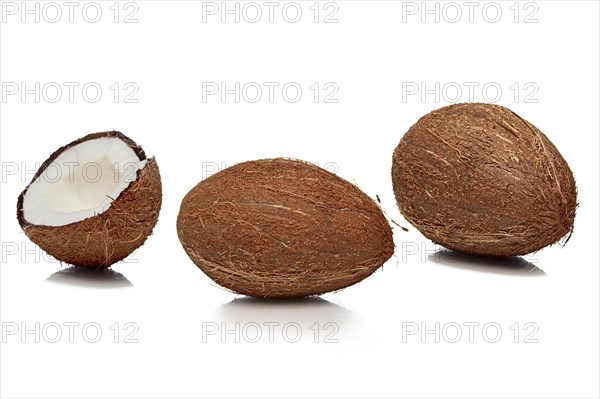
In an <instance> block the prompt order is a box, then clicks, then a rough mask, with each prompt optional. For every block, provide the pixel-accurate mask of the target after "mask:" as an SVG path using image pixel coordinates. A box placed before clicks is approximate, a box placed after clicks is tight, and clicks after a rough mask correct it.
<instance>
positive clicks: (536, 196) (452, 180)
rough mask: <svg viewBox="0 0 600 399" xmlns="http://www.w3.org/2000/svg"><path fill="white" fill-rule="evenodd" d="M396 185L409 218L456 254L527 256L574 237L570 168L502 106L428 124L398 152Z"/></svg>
mask: <svg viewBox="0 0 600 399" xmlns="http://www.w3.org/2000/svg"><path fill="white" fill-rule="evenodd" d="M392 182H393V185H394V193H395V196H396V200H397V203H398V207H399V208H400V211H401V212H402V214H403V215H404V217H405V218H406V219H407V220H408V221H409V222H410V223H411V224H412V225H413V226H415V227H416V228H417V229H418V230H419V231H420V232H421V233H423V235H425V236H426V237H427V238H429V239H431V240H432V241H434V242H436V243H438V244H440V245H443V246H444V247H446V248H450V249H453V250H456V251H460V252H464V253H468V254H474V255H485V256H501V257H508V256H515V255H524V254H527V253H530V252H534V251H537V250H539V249H541V248H543V247H545V246H547V245H550V244H553V243H556V242H558V241H560V240H561V239H562V238H564V237H567V239H568V237H570V235H571V233H572V231H573V222H574V219H575V210H576V208H577V189H576V185H575V179H574V177H573V173H572V172H571V169H570V168H569V165H568V164H567V162H566V161H565V160H564V159H563V157H562V156H561V154H560V153H559V152H558V150H557V149H556V147H555V146H554V145H553V144H552V143H551V142H550V140H548V138H547V137H546V136H545V135H544V134H543V133H542V132H540V130H539V129H538V128H536V127H535V126H534V125H532V124H531V123H529V122H528V121H526V120H525V119H523V118H521V117H520V116H519V115H517V114H515V113H514V112H512V111H511V110H509V109H508V108H505V107H501V106H498V105H492V104H478V103H475V104H473V103H469V104H457V105H451V106H449V107H444V108H441V109H438V110H436V111H433V112H431V113H429V114H427V115H425V116H424V117H422V118H421V119H420V120H419V121H418V122H417V123H416V124H415V125H414V126H412V127H411V128H410V129H409V130H408V132H407V133H406V134H405V135H404V137H403V138H402V140H401V141H400V144H399V145H398V147H397V148H396V150H395V151H394V155H393V166H392Z"/></svg>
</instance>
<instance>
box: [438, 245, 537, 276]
mask: <svg viewBox="0 0 600 399" xmlns="http://www.w3.org/2000/svg"><path fill="white" fill-rule="evenodd" d="M427 258H428V259H429V260H430V261H431V262H433V263H436V264H438V265H444V266H451V267H455V268H459V269H463V270H473V271H477V272H483V273H495V274H505V275H513V276H538V277H540V276H546V273H545V272H544V271H543V270H542V269H540V268H539V267H537V266H535V265H534V264H533V263H531V262H528V261H526V260H525V259H523V258H522V257H520V256H512V257H510V258H494V257H486V256H476V255H467V254H463V253H461V252H456V251H452V250H449V249H440V250H439V251H436V252H435V253H433V254H431V255H429V256H428V257H427Z"/></svg>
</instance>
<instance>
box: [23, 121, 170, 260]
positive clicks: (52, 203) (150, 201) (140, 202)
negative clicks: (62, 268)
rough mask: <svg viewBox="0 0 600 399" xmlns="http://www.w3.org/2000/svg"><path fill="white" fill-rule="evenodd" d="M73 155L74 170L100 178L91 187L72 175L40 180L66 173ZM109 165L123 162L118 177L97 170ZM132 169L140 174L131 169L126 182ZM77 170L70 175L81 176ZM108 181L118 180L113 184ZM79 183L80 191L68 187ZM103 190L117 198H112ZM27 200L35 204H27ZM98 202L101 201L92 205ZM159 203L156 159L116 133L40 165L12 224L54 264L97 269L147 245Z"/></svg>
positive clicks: (82, 142)
mask: <svg viewBox="0 0 600 399" xmlns="http://www.w3.org/2000/svg"><path fill="white" fill-rule="evenodd" d="M73 151H75V152H76V153H77V159H78V162H76V164H77V165H78V166H81V165H83V170H89V169H90V168H88V166H94V165H98V166H97V167H98V168H99V169H100V170H101V172H102V173H103V175H102V176H98V175H97V171H96V172H95V173H96V174H95V176H94V180H93V181H90V180H89V179H88V180H86V181H84V182H78V180H77V178H76V177H75V176H74V175H75V174H76V173H72V174H71V175H69V176H62V177H61V179H60V180H58V179H57V180H52V181H48V179H45V178H44V172H45V171H46V169H47V168H49V167H50V166H52V167H54V168H61V167H63V171H67V170H68V168H64V165H68V163H67V161H66V159H75V158H73V157H72V156H71V157H70V158H69V155H66V158H64V157H65V154H71V152H73ZM128 151H129V152H128ZM119 157H120V158H119ZM108 159H122V164H123V165H121V166H120V167H121V168H122V169H123V170H121V172H122V173H117V172H116V171H115V170H116V169H115V168H118V167H119V166H118V163H117V162H115V163H114V164H112V165H110V167H109V168H104V169H101V166H100V165H103V163H102V162H104V161H107V160H108ZM72 164H75V163H73V162H72ZM107 165H108V164H107ZM133 165H137V166H136V167H139V169H137V170H135V169H134V170H133V172H134V173H130V175H131V176H130V177H129V179H130V181H126V180H125V178H126V176H125V172H126V169H129V170H130V172H132V170H131V167H132V166H133ZM71 166H72V165H71ZM76 168H77V166H76V167H75V169H73V168H72V169H71V170H77V171H78V172H79V171H81V168H80V169H76ZM65 173H66V172H65ZM107 176H110V178H108V177H107ZM113 176H117V177H118V178H117V177H115V181H114V183H113V182H112V181H111V179H112V178H113ZM96 178H97V179H98V180H97V181H96ZM78 183H80V186H79V187H73V185H77V184H78ZM59 184H61V186H58V185H59ZM103 184H104V186H103ZM38 185H40V186H38ZM57 188H58V189H57ZM108 188H111V189H113V191H112V194H113V195H114V194H115V193H116V195H115V197H114V198H113V197H111V191H106V190H108ZM102 190H105V191H102ZM33 191H35V193H33ZM30 192H31V193H30ZM29 195H30V196H31V197H34V198H33V199H31V198H30V199H28V196H29ZM73 197H77V198H73ZM90 197H91V199H90ZM100 198H101V199H103V200H104V201H103V202H102V203H98V204H96V202H98V201H99V199H100ZM90 201H91V202H90ZM94 201H95V202H94ZM161 203H162V186H161V180H160V172H159V170H158V165H157V164H156V161H155V159H154V158H150V159H147V158H146V155H145V153H144V151H143V149H142V148H141V147H139V146H138V145H137V144H136V143H135V142H133V141H132V140H131V139H129V138H128V137H126V136H125V135H123V134H122V133H120V132H116V131H111V132H101V133H94V134H90V135H87V136H85V137H83V138H81V139H79V140H76V141H74V142H72V143H70V144H68V145H66V146H64V147H61V148H60V149H58V150H57V151H55V152H54V153H53V154H52V155H51V156H50V158H48V160H47V161H46V162H44V164H43V165H42V166H41V167H40V169H39V170H38V171H37V173H36V175H35V176H34V178H33V180H32V181H31V183H30V184H29V185H28V186H27V188H25V190H24V191H23V192H22V193H21V195H20V196H19V200H18V204H17V219H18V221H19V224H20V225H21V228H22V229H23V231H24V232H25V234H26V235H27V237H29V239H31V241H33V242H34V243H36V244H37V245H39V246H40V247H41V248H42V249H43V250H44V251H46V252H48V253H49V254H50V255H52V256H54V257H55V258H56V259H58V260H60V261H63V262H66V263H70V264H73V265H75V266H83V267H90V268H97V269H99V268H106V267H109V266H110V265H112V264H113V263H115V262H117V261H119V260H122V259H124V258H125V257H127V256H128V255H129V254H131V253H132V252H133V251H134V250H135V249H136V248H138V247H140V246H141V245H142V244H143V243H144V242H145V241H146V239H147V237H148V236H149V235H150V234H151V233H152V229H153V228H154V226H155V225H156V222H157V220H158V214H159V211H160V207H161ZM28 204H29V205H28ZM86 204H87V205H86ZM90 204H91V205H90ZM94 204H96V205H94ZM100 205H102V208H101V209H100V208H99V207H100ZM90 206H91V208H90Z"/></svg>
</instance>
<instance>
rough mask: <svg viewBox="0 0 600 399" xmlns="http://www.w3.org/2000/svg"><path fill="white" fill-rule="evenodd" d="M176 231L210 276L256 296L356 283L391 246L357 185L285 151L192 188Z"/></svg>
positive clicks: (388, 230)
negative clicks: (285, 155) (286, 153)
mask: <svg viewBox="0 0 600 399" xmlns="http://www.w3.org/2000/svg"><path fill="white" fill-rule="evenodd" d="M177 232H178V234H179V239H180V241H181V243H182V245H183V248H184V249H185V251H186V252H187V254H188V255H189V257H190V258H191V259H192V261H193V262H194V263H195V264H196V265H197V266H198V267H199V268H200V269H201V270H202V271H204V273H206V274H207V275H208V276H209V277H210V278H212V279H213V280H214V281H215V282H216V283H218V284H220V285H222V286H224V287H226V288H229V289H231V290H233V291H235V292H238V293H241V294H245V295H249V296H254V297H261V298H297V297H304V296H308V295H318V294H322V293H325V292H329V291H334V290H339V289H341V288H344V287H347V286H350V285H352V284H355V283H357V282H359V281H361V280H363V279H364V278H366V277H367V276H369V275H370V274H372V273H373V272H374V271H375V270H377V268H379V267H380V266H381V265H383V263H385V261H386V260H387V259H388V258H389V257H390V256H391V255H392V253H393V251H394V244H393V241H392V231H391V228H390V226H389V224H388V223H387V220H386V219H385V217H384V215H383V214H382V212H381V210H380V209H379V207H378V206H377V204H376V203H375V202H374V201H373V200H372V199H371V198H369V197H368V196H367V195H366V194H364V193H363V192H362V191H361V190H360V189H359V188H358V187H356V186H355V185H353V184H351V183H349V182H347V181H345V180H343V179H341V178H340V177H338V176H336V175H334V174H332V173H330V172H328V171H326V170H324V169H322V168H319V167H317V166H315V165H313V164H310V163H307V162H304V161H299V160H293V159H286V158H276V159H264V160H258V161H250V162H244V163H241V164H237V165H235V166H232V167H230V168H227V169H225V170H223V171H221V172H219V173H217V174H215V175H213V176H210V177H209V178H207V179H205V180H204V181H202V182H201V183H199V184H198V185H197V186H196V187H194V188H193V189H192V190H191V191H190V192H189V193H188V194H187V195H186V196H185V198H184V199H183V201H182V204H181V209H180V212H179V216H178V218H177Z"/></svg>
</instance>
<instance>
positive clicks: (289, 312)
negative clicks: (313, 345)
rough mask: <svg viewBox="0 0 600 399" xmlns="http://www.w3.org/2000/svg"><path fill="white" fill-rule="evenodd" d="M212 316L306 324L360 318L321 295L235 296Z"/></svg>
mask: <svg viewBox="0 0 600 399" xmlns="http://www.w3.org/2000/svg"><path fill="white" fill-rule="evenodd" d="M213 316H214V317H215V318H217V319H219V320H221V321H225V322H241V323H249V322H254V323H265V322H279V323H282V324H285V323H288V322H295V323H299V324H301V325H306V326H309V325H312V324H313V323H315V322H317V323H338V324H349V323H352V322H354V321H356V319H357V317H356V314H355V313H354V312H353V311H351V310H349V309H347V308H345V307H343V306H340V305H337V304H335V303H332V302H329V301H328V300H326V299H323V298H320V297H307V298H299V299H276V300H269V299H260V298H251V297H242V298H236V299H234V300H232V301H231V302H228V303H225V304H223V305H221V306H220V307H219V308H218V309H217V310H216V311H215V312H214V314H213Z"/></svg>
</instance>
